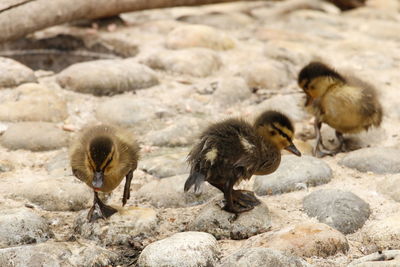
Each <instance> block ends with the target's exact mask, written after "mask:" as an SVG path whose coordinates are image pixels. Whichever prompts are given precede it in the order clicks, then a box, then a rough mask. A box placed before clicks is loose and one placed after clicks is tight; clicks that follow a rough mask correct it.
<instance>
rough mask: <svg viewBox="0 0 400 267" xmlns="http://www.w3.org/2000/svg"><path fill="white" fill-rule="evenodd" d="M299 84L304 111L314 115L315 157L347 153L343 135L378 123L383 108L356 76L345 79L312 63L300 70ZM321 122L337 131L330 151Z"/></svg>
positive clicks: (317, 63)
mask: <svg viewBox="0 0 400 267" xmlns="http://www.w3.org/2000/svg"><path fill="white" fill-rule="evenodd" d="M298 84H299V86H300V87H301V88H302V89H303V90H304V92H305V93H306V96H307V100H306V104H305V106H306V108H307V110H308V111H309V112H310V113H312V114H313V115H314V116H315V123H314V128H315V133H316V139H317V140H316V144H315V146H314V148H313V154H314V155H315V156H318V157H322V156H325V155H334V154H336V153H338V152H340V151H346V150H347V148H346V147H345V143H344V139H343V134H344V133H359V132H361V131H364V130H368V129H369V128H370V127H371V126H375V127H378V126H379V125H380V124H381V121H382V107H381V104H380V103H379V100H378V97H377V94H376V91H375V88H373V87H372V86H371V85H369V84H367V83H365V82H363V81H361V80H359V79H357V78H355V77H350V76H349V77H344V76H342V75H341V74H339V73H338V72H336V71H335V70H333V69H331V68H330V67H328V66H326V65H325V64H323V63H321V62H311V63H310V64H308V65H307V66H305V67H304V68H303V69H302V70H301V71H300V73H299V77H298ZM322 123H326V124H328V125H329V126H330V127H332V128H334V129H335V130H336V136H337V138H338V140H339V143H340V145H339V147H338V148H337V149H335V150H332V151H330V150H328V149H326V147H325V146H324V144H323V143H322V138H321V131H320V129H321V125H322ZM320 145H321V146H322V148H321V147H320Z"/></svg>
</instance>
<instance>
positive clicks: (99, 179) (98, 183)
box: [92, 171, 104, 189]
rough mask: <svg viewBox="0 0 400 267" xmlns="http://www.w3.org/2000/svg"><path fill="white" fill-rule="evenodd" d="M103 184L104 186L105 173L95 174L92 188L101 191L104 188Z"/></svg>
mask: <svg viewBox="0 0 400 267" xmlns="http://www.w3.org/2000/svg"><path fill="white" fill-rule="evenodd" d="M103 184H104V173H103V172H102V171H99V172H98V171H96V172H94V175H93V181H92V186H93V187H94V188H95V189H100V188H101V187H103Z"/></svg>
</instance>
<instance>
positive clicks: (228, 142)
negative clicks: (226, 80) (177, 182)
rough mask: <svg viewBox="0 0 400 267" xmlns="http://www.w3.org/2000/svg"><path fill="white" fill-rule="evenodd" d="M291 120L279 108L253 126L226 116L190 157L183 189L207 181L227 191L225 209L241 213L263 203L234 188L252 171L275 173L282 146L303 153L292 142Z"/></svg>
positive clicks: (259, 117)
mask: <svg viewBox="0 0 400 267" xmlns="http://www.w3.org/2000/svg"><path fill="white" fill-rule="evenodd" d="M293 134H294V128H293V125H292V123H291V121H290V120H289V119H288V118H287V117H286V116H285V115H283V114H281V113H279V112H276V111H266V112H264V113H262V114H261V115H260V116H258V118H257V119H256V121H255V123H254V125H251V124H249V123H248V122H246V121H244V120H241V119H227V120H225V121H222V122H219V123H215V124H213V125H211V126H209V127H208V128H207V129H206V130H205V131H204V132H203V133H202V134H201V136H200V141H199V142H198V143H197V144H196V145H195V146H194V147H193V149H192V150H191V152H190V153H189V156H188V163H189V164H190V165H191V170H190V175H189V177H188V179H187V181H186V183H185V186H184V190H185V192H186V191H188V190H189V189H190V188H191V187H192V186H193V185H195V191H196V192H197V191H199V189H200V185H201V184H202V183H203V182H204V181H207V182H209V183H210V184H211V185H213V186H215V187H216V188H218V189H219V190H221V191H222V192H223V193H224V198H225V200H226V205H225V207H224V209H225V210H226V211H229V212H232V213H241V212H244V211H248V210H251V209H253V208H254V207H255V206H257V205H258V204H260V201H259V200H258V199H257V198H256V197H255V196H254V193H253V192H251V191H246V190H234V189H233V186H234V185H235V184H239V183H240V181H241V180H242V179H246V180H248V179H250V178H251V176H252V175H253V174H259V175H263V174H269V173H272V172H274V171H275V170H276V169H277V168H278V166H279V164H280V161H281V149H287V150H288V151H291V152H292V153H294V154H295V155H297V156H300V155H301V153H300V152H299V151H298V150H297V148H296V147H295V146H294V144H293V142H292V138H293Z"/></svg>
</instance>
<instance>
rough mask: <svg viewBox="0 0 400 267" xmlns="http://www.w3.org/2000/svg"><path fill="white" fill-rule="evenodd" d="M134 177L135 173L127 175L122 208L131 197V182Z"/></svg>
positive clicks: (130, 172) (131, 172)
mask: <svg viewBox="0 0 400 267" xmlns="http://www.w3.org/2000/svg"><path fill="white" fill-rule="evenodd" d="M132 177H133V171H132V170H131V171H129V172H128V174H127V175H126V178H125V179H126V180H125V187H124V196H123V197H122V206H125V204H126V201H128V199H129V198H130V197H131V181H132Z"/></svg>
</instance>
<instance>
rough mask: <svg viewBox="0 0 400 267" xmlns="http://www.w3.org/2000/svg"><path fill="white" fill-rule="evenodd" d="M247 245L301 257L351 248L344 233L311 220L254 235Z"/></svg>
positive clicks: (339, 251)
mask: <svg viewBox="0 0 400 267" xmlns="http://www.w3.org/2000/svg"><path fill="white" fill-rule="evenodd" d="M245 246H246V247H266V248H272V249H276V250H279V251H283V252H287V253H290V254H293V255H297V256H299V257H313V256H317V257H328V256H332V255H335V254H337V253H347V251H348V250H349V244H348V242H347V239H346V237H345V236H344V235H343V234H342V233H340V232H339V231H337V230H335V229H333V228H332V227H330V226H328V225H326V224H323V223H309V222H305V223H300V224H297V225H292V226H289V227H286V228H284V229H282V230H280V231H278V232H273V233H265V234H261V235H257V236H254V237H252V238H250V239H249V240H247V241H246V245H245Z"/></svg>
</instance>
